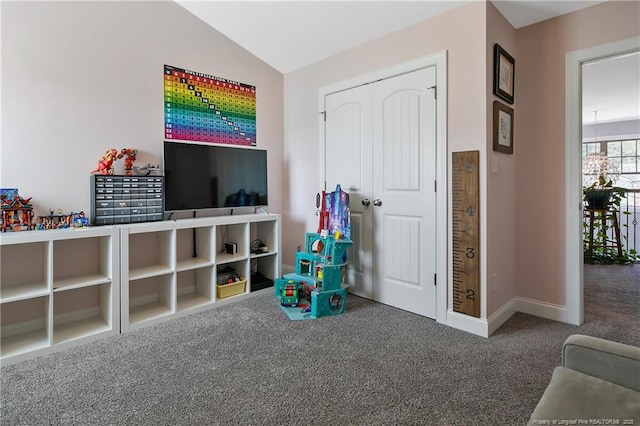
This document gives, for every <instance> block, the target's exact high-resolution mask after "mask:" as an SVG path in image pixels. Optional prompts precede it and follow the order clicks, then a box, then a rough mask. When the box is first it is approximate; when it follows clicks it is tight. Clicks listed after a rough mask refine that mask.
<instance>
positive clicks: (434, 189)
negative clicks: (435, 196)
mask: <svg viewBox="0 0 640 426" xmlns="http://www.w3.org/2000/svg"><path fill="white" fill-rule="evenodd" d="M433 192H438V181H437V180H434V181H433Z"/></svg>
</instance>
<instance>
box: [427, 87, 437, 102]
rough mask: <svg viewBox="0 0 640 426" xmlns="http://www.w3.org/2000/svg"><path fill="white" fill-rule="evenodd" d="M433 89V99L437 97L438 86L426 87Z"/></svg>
mask: <svg viewBox="0 0 640 426" xmlns="http://www.w3.org/2000/svg"><path fill="white" fill-rule="evenodd" d="M430 89H433V99H438V86H431V87H427V90H430Z"/></svg>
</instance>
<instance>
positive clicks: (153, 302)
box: [128, 273, 176, 325]
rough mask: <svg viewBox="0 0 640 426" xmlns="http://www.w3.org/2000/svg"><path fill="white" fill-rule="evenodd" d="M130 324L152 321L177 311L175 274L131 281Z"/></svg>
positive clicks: (129, 295) (129, 298)
mask: <svg viewBox="0 0 640 426" xmlns="http://www.w3.org/2000/svg"><path fill="white" fill-rule="evenodd" d="M128 287H129V291H128V309H129V311H128V324H129V325H136V324H138V323H142V322H146V321H151V320H154V319H158V318H161V317H164V316H167V315H171V314H173V313H174V312H175V299H176V295H175V286H174V284H173V274H172V273H169V274H165V275H161V276H154V277H148V278H143V279H138V280H133V281H130V282H129V285H128Z"/></svg>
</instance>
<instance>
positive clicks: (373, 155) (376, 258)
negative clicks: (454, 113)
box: [325, 67, 436, 318]
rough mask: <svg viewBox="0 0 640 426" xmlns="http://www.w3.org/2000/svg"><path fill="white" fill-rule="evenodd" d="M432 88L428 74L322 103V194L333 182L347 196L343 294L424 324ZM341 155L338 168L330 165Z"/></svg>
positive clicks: (429, 270)
mask: <svg viewBox="0 0 640 426" xmlns="http://www.w3.org/2000/svg"><path fill="white" fill-rule="evenodd" d="M434 86H435V68H434V67H431V68H426V69H423V70H419V71H414V72H411V73H407V74H403V75H400V76H397V77H393V78H389V79H386V80H382V81H379V82H376V83H373V84H368V85H365V86H361V87H358V88H354V89H351V90H347V91H344V92H340V93H336V94H332V95H329V96H327V97H326V104H325V105H326V107H327V109H326V111H327V114H326V120H327V123H326V134H325V147H326V161H325V163H326V164H325V167H326V169H325V172H326V177H327V189H328V190H332V189H333V187H335V184H336V183H340V184H341V185H342V187H343V189H344V190H346V191H347V192H349V193H350V195H351V200H350V207H351V210H352V237H353V239H354V255H353V256H352V258H351V261H352V262H354V265H353V268H352V269H353V270H354V274H352V275H350V277H349V278H350V279H351V280H352V281H350V284H352V286H353V288H352V289H350V291H351V292H353V293H354V294H357V295H361V296H364V297H370V298H372V299H373V300H376V301H378V302H381V303H385V304H389V305H392V306H395V307H398V308H401V309H404V310H408V311H411V312H415V313H417V314H420V315H424V316H428V317H430V318H435V314H436V299H435V298H436V288H435V285H434V280H435V270H436V259H435V254H436V251H435V248H436V234H435V219H436V216H435V212H436V197H435V195H436V194H435V179H436V142H435V141H436V138H435V136H436V134H435V96H434V90H433V87H434ZM367 100H369V101H370V105H371V106H370V109H367V107H366V102H367ZM348 111H351V112H350V113H348ZM356 111H357V112H356ZM369 132H370V133H369ZM345 154H346V155H345ZM341 155H344V157H343V158H341V160H340V161H343V162H342V163H339V162H337V161H335V159H336V158H339V157H340V156H341ZM330 163H332V164H330ZM339 164H340V166H339V167H338V165H339ZM344 169H347V170H344ZM349 169H350V170H349ZM368 202H369V203H370V204H369V205H368V206H366V205H365V204H367V203H368Z"/></svg>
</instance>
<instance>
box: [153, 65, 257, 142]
mask: <svg viewBox="0 0 640 426" xmlns="http://www.w3.org/2000/svg"><path fill="white" fill-rule="evenodd" d="M164 137H165V139H180V140H186V141H196V142H211V143H220V144H234V145H253V146H255V145H256V87H255V86H251V85H249V84H243V83H238V82H237V81H231V80H226V79H224V78H220V77H214V76H211V75H207V74H203V73H199V72H194V71H189V70H185V69H181V68H176V67H172V66H169V65H165V66H164Z"/></svg>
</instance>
